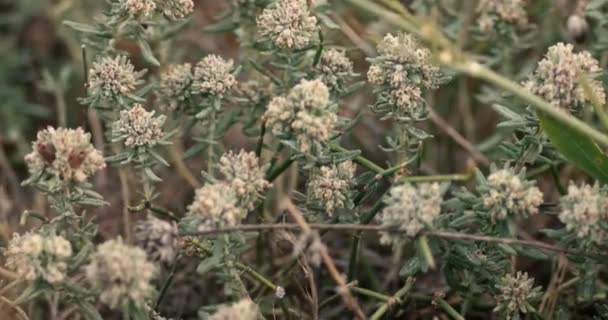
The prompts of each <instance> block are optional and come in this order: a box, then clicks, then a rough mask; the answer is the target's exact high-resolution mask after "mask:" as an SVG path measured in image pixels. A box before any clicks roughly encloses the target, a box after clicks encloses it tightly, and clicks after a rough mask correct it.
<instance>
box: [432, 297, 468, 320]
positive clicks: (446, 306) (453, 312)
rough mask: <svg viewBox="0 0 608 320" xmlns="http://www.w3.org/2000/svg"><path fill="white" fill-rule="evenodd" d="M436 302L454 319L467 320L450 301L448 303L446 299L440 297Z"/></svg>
mask: <svg viewBox="0 0 608 320" xmlns="http://www.w3.org/2000/svg"><path fill="white" fill-rule="evenodd" d="M435 302H436V303H437V305H438V306H439V307H440V308H441V309H442V310H443V311H445V313H447V314H448V315H450V317H452V319H454V320H465V319H464V317H463V316H462V315H461V314H460V313H458V311H456V309H454V308H452V306H451V305H450V304H449V303H447V302H446V301H445V300H443V299H441V298H440V299H436V300H435Z"/></svg>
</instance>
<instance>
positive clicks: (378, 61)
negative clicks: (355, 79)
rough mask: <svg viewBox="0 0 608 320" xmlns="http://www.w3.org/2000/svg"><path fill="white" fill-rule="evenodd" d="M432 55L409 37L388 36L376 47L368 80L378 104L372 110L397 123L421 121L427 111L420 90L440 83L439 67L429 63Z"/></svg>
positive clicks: (401, 34) (402, 35)
mask: <svg viewBox="0 0 608 320" xmlns="http://www.w3.org/2000/svg"><path fill="white" fill-rule="evenodd" d="M430 59H431V52H430V51H429V50H428V49H426V48H423V47H421V46H420V44H419V43H418V41H417V40H416V39H415V38H414V37H413V36H412V35H409V34H405V33H399V34H398V35H397V36H393V35H392V34H387V35H386V36H385V37H384V39H383V40H382V42H380V43H379V44H378V56H377V57H375V58H368V60H369V61H370V62H371V66H370V68H369V71H368V72H367V79H368V80H369V82H371V83H372V84H374V85H376V88H375V89H374V92H375V93H376V94H377V97H378V99H377V101H376V103H375V105H374V106H373V107H372V109H373V110H374V111H375V112H379V113H386V114H387V116H390V117H393V118H394V119H396V120H421V119H423V118H425V117H426V114H427V110H426V107H425V101H424V98H423V97H422V93H423V90H425V89H434V88H436V87H437V86H438V85H439V83H440V76H441V74H440V72H439V68H437V67H435V66H433V65H432V64H431V63H430Z"/></svg>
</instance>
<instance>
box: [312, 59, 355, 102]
mask: <svg viewBox="0 0 608 320" xmlns="http://www.w3.org/2000/svg"><path fill="white" fill-rule="evenodd" d="M317 71H318V73H319V79H321V81H323V83H325V84H327V86H328V87H329V88H330V90H331V91H333V92H338V93H341V92H344V91H345V90H346V89H347V88H346V85H347V83H348V81H349V80H350V79H351V78H353V77H354V76H356V74H355V73H354V72H353V62H352V61H350V59H348V57H347V56H346V54H345V53H344V51H341V50H336V49H329V50H324V51H323V53H321V58H320V60H319V64H318V65H317Z"/></svg>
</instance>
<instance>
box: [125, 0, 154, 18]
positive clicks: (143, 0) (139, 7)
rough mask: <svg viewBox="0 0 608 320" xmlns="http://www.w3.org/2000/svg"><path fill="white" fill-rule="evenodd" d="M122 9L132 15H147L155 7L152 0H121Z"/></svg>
mask: <svg viewBox="0 0 608 320" xmlns="http://www.w3.org/2000/svg"><path fill="white" fill-rule="evenodd" d="M123 7H124V9H125V10H126V11H127V12H128V13H129V14H131V15H133V16H138V17H139V16H142V17H147V16H149V15H150V14H151V13H152V12H154V9H155V8H156V3H154V1H152V0H123Z"/></svg>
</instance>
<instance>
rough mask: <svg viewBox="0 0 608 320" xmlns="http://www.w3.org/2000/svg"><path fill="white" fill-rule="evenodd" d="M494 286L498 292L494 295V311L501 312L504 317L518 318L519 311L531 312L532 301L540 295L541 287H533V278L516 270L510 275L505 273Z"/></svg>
mask: <svg viewBox="0 0 608 320" xmlns="http://www.w3.org/2000/svg"><path fill="white" fill-rule="evenodd" d="M496 288H497V289H498V290H499V291H500V294H498V295H497V296H496V304H497V306H496V308H494V312H498V313H501V314H503V315H504V316H505V318H506V319H508V320H510V319H520V318H519V314H520V313H528V312H533V311H534V307H533V306H532V303H533V302H535V301H536V300H537V299H538V298H540V297H541V296H542V292H541V290H542V289H541V287H534V278H528V274H527V273H525V272H523V273H522V272H521V271H518V272H517V274H516V275H515V277H514V276H512V275H511V274H507V275H505V276H504V277H502V278H501V279H500V280H499V283H498V284H497V285H496Z"/></svg>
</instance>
